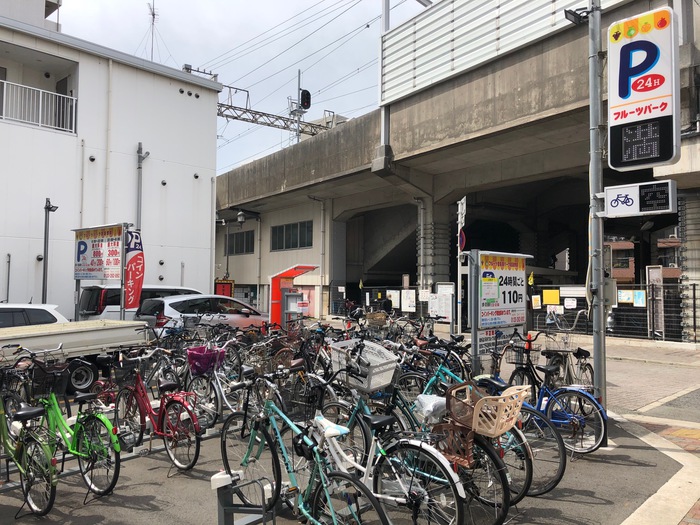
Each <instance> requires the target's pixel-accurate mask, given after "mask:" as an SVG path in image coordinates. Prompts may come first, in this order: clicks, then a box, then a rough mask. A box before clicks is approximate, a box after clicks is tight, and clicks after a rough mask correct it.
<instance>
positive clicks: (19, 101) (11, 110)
mask: <svg viewBox="0 0 700 525" xmlns="http://www.w3.org/2000/svg"><path fill="white" fill-rule="evenodd" d="M76 105H77V99H76V98H74V97H68V96H65V95H59V94H58V93H51V92H50V91H44V90H43V89H36V88H32V87H29V86H23V85H21V84H14V83H12V82H6V81H0V120H13V121H15V122H23V123H25V124H32V125H35V126H40V127H42V128H50V129H55V130H59V131H67V132H70V133H75V120H76V118H75V110H76Z"/></svg>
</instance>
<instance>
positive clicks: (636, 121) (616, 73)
mask: <svg viewBox="0 0 700 525" xmlns="http://www.w3.org/2000/svg"><path fill="white" fill-rule="evenodd" d="M608 62H609V69H608V153H609V154H608V163H609V165H610V167H611V168H613V169H616V170H619V171H627V170H636V169H641V168H649V167H653V166H661V165H665V164H673V163H674V162H676V161H677V160H678V159H679V158H680V133H681V128H680V81H679V69H678V68H679V66H678V37H677V35H676V19H675V16H674V13H673V10H672V9H671V8H669V7H664V8H661V9H656V10H654V11H648V12H646V13H642V14H640V15H638V16H635V17H633V18H627V19H625V20H620V21H618V22H614V23H613V24H612V25H611V26H610V28H609V30H608Z"/></svg>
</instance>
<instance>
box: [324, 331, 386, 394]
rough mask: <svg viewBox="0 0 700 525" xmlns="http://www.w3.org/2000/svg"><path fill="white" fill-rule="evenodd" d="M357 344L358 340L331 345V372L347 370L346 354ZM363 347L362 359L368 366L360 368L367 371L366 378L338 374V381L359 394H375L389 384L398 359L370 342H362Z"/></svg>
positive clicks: (343, 373) (342, 373)
mask: <svg viewBox="0 0 700 525" xmlns="http://www.w3.org/2000/svg"><path fill="white" fill-rule="evenodd" d="M359 342H360V340H359V339H348V340H345V341H338V342H335V343H332V344H331V361H332V363H333V370H340V369H342V368H347V366H348V365H347V363H348V361H347V356H348V353H349V352H350V350H352V348H353V347H354V346H355V345H356V344H358V343H359ZM364 345H365V346H364V348H363V349H362V357H363V358H364V359H365V360H366V361H367V362H369V366H363V367H362V368H363V369H367V372H368V373H367V377H365V378H357V377H352V376H350V375H348V374H347V373H345V372H341V373H340V374H338V379H339V380H340V381H343V382H344V383H345V384H346V385H348V386H349V387H350V388H355V389H357V390H359V391H360V392H375V391H377V390H381V389H382V388H385V387H387V386H389V385H390V384H391V379H392V377H393V376H394V370H395V369H396V362H397V361H398V360H399V358H398V356H397V355H396V354H394V353H393V352H391V351H389V350H387V349H386V348H384V347H383V346H381V345H378V344H376V343H372V342H371V341H364Z"/></svg>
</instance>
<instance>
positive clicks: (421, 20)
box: [380, 0, 629, 105]
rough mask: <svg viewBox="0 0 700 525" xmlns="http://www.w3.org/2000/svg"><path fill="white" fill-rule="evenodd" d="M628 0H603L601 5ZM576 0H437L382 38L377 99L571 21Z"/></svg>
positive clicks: (391, 97) (397, 95)
mask: <svg viewBox="0 0 700 525" xmlns="http://www.w3.org/2000/svg"><path fill="white" fill-rule="evenodd" d="M627 1H629V0H602V1H601V7H602V9H603V10H605V9H607V8H610V7H613V6H616V5H619V4H623V3H626V2H627ZM587 5H588V3H587V2H585V3H584V2H582V1H581V0H488V1H484V0H442V1H441V2H438V3H437V4H435V5H433V6H432V7H431V8H430V9H427V10H426V11H425V12H424V13H422V14H420V15H418V16H417V17H415V18H414V19H412V20H410V21H408V22H406V23H405V24H402V25H401V26H399V27H397V28H395V29H393V30H392V31H389V32H388V33H387V34H386V35H384V37H383V38H382V72H381V82H382V88H381V101H380V104H381V105H386V104H389V103H391V102H394V101H396V100H399V99H401V98H403V97H406V96H408V95H411V94H413V93H415V92H416V91H420V90H422V89H425V88H427V87H429V86H431V85H432V84H435V83H437V82H441V81H443V80H446V79H448V78H450V77H453V76H455V75H459V74H461V73H464V72H465V71H468V70H470V69H473V68H475V67H477V66H480V65H482V64H484V63H486V62H488V61H490V60H493V59H494V58H497V57H499V56H502V55H504V54H506V53H509V52H511V51H514V50H516V49H519V48H521V47H524V46H527V45H529V44H531V43H533V42H535V41H537V40H540V39H542V38H545V37H547V36H548V35H550V34H552V33H555V32H557V31H560V30H562V29H565V28H567V27H571V22H569V21H568V20H566V18H565V17H564V11H565V10H566V9H575V8H580V7H582V6H583V7H587Z"/></svg>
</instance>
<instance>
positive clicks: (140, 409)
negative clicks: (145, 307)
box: [114, 348, 202, 470]
mask: <svg viewBox="0 0 700 525" xmlns="http://www.w3.org/2000/svg"><path fill="white" fill-rule="evenodd" d="M160 350H161V349H159V348H154V349H153V350H151V351H150V352H148V353H146V354H145V355H143V356H139V357H133V358H123V362H124V363H135V364H136V365H137V366H136V367H135V369H134V375H135V378H134V385H133V386H130V385H129V386H125V387H124V388H122V389H121V390H120V391H119V393H118V394H117V400H116V404H115V407H114V422H115V426H116V427H117V428H118V429H119V435H120V439H122V442H123V443H124V444H125V448H126V449H132V448H133V447H136V446H139V445H140V444H141V443H142V442H143V434H144V432H145V430H146V417H148V419H149V421H150V423H151V426H152V428H153V433H152V434H151V435H152V436H153V435H155V436H159V437H162V438H163V443H164V445H165V450H166V452H167V453H168V457H169V458H170V461H171V462H172V464H173V465H174V466H175V467H177V468H178V469H179V470H190V469H192V468H193V467H194V466H195V464H196V463H197V460H198V459H199V450H200V447H201V442H200V441H201V432H202V430H201V428H200V425H199V421H198V420H197V416H196V414H195V412H194V410H193V408H192V403H191V402H190V400H192V398H194V394H193V393H191V392H182V391H178V390H177V386H178V385H177V383H175V382H171V381H167V380H161V381H159V384H158V390H159V394H160V398H159V406H158V408H155V409H154V408H153V407H152V406H151V401H150V399H149V397H148V390H147V389H146V385H145V383H144V381H143V377H142V374H141V371H140V370H139V367H138V365H140V364H142V363H147V362H148V360H149V359H150V358H152V357H153V356H154V355H155V354H156V353H157V352H159V351H160ZM152 443H153V440H152V439H151V441H150V442H149V448H150V446H151V445H152Z"/></svg>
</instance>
